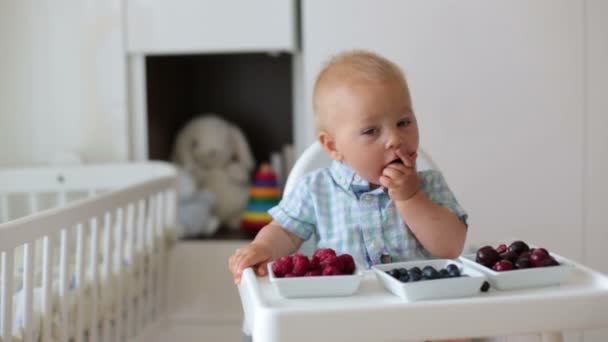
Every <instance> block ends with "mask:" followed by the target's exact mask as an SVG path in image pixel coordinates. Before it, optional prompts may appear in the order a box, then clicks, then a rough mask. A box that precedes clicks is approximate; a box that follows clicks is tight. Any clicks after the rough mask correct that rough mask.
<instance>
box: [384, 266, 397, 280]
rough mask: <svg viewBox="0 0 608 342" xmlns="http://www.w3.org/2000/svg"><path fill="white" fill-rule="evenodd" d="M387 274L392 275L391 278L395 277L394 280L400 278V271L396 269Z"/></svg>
mask: <svg viewBox="0 0 608 342" xmlns="http://www.w3.org/2000/svg"><path fill="white" fill-rule="evenodd" d="M386 273H387V274H388V275H390V276H391V277H393V278H399V271H398V270H397V269H396V268H395V269H392V270H389V271H386Z"/></svg>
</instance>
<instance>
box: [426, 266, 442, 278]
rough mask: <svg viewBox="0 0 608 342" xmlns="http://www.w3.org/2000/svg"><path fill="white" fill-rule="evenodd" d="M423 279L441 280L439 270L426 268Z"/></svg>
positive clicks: (430, 267)
mask: <svg viewBox="0 0 608 342" xmlns="http://www.w3.org/2000/svg"><path fill="white" fill-rule="evenodd" d="M422 278H423V279H428V280H431V279H437V278H439V272H437V270H436V269H435V268H433V267H432V266H426V267H425V268H424V269H423V270H422Z"/></svg>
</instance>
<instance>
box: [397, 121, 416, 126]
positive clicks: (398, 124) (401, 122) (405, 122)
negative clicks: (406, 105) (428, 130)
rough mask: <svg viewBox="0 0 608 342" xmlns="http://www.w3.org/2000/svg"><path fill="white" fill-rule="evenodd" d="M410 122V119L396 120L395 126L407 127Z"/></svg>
mask: <svg viewBox="0 0 608 342" xmlns="http://www.w3.org/2000/svg"><path fill="white" fill-rule="evenodd" d="M410 123H412V121H411V120H410V119H403V120H399V122H397V127H407V126H409V125H410Z"/></svg>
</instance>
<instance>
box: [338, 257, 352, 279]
mask: <svg viewBox="0 0 608 342" xmlns="http://www.w3.org/2000/svg"><path fill="white" fill-rule="evenodd" d="M338 259H339V260H340V262H342V271H343V272H344V274H353V273H354V272H355V260H353V257H352V256H351V255H350V254H342V255H340V256H339V257H338Z"/></svg>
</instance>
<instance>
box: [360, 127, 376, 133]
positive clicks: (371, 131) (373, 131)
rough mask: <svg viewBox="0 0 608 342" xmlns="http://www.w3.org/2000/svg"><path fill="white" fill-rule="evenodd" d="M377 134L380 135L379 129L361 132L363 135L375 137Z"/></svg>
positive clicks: (367, 129) (368, 129)
mask: <svg viewBox="0 0 608 342" xmlns="http://www.w3.org/2000/svg"><path fill="white" fill-rule="evenodd" d="M376 133H378V129H377V128H366V129H364V130H363V131H361V134H363V135H374V134H376Z"/></svg>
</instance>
